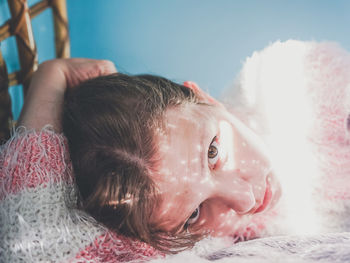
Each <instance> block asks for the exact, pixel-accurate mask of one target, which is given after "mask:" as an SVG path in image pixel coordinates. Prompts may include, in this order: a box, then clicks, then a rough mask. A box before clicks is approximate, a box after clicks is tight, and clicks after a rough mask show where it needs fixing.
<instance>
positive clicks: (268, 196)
mask: <svg viewBox="0 0 350 263" xmlns="http://www.w3.org/2000/svg"><path fill="white" fill-rule="evenodd" d="M271 199H272V192H271V189H270V185H269V184H267V185H266V191H265V195H264V200H263V203H262V205H261V206H259V207H258V209H256V210H255V213H259V212H262V211H264V210H265V208H266V207H267V206H268V205H269V203H270V201H271Z"/></svg>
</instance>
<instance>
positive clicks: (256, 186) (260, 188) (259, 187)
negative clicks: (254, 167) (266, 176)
mask: <svg viewBox="0 0 350 263" xmlns="http://www.w3.org/2000/svg"><path fill="white" fill-rule="evenodd" d="M254 188H255V189H258V190H262V187H261V186H258V185H254Z"/></svg>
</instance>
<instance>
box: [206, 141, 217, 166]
mask: <svg viewBox="0 0 350 263" xmlns="http://www.w3.org/2000/svg"><path fill="white" fill-rule="evenodd" d="M218 160H219V144H218V142H217V139H216V137H215V138H214V139H213V141H212V143H211V144H210V146H209V149H208V162H209V164H210V165H211V166H214V165H215V164H216V163H217V161H218Z"/></svg>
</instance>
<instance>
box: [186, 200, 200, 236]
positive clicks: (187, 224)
mask: <svg viewBox="0 0 350 263" xmlns="http://www.w3.org/2000/svg"><path fill="white" fill-rule="evenodd" d="M201 208H202V204H200V205H199V206H198V207H197V208H196V210H197V209H198V214H197V215H196V217H197V218H196V221H195V222H193V223H190V222H189V221H190V220H191V219H192V218H191V217H192V215H193V214H194V213H195V212H196V210H194V211H193V213H192V214H191V216H190V217H189V218H188V219H187V221H186V223H185V225H184V229H185V230H187V229H188V227H189V226H190V225H193V224H195V223H196V222H197V221H198V219H199V217H200V216H201Z"/></svg>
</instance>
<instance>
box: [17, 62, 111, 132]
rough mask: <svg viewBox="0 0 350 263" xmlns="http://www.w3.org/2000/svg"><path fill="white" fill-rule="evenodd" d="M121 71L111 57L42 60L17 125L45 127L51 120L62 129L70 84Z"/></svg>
mask: <svg viewBox="0 0 350 263" xmlns="http://www.w3.org/2000/svg"><path fill="white" fill-rule="evenodd" d="M115 72H117V70H116V68H115V66H114V64H113V63H112V62H110V61H108V60H93V59H81V58H74V59H55V60H50V61H46V62H44V63H42V64H41V65H40V66H39V68H38V70H37V71H36V72H35V73H34V75H33V78H32V81H31V83H30V86H29V90H28V93H27V95H26V98H25V102H24V105H23V109H22V112H21V115H20V117H19V120H18V123H17V126H25V127H26V128H28V129H35V130H41V129H42V128H43V127H44V126H45V125H47V124H50V125H52V126H53V128H54V129H55V131H57V132H60V131H61V113H62V104H63V97H64V92H65V90H66V88H72V87H74V86H77V85H78V84H80V83H81V82H83V81H85V80H88V79H91V78H95V77H98V76H102V75H108V74H112V73H115Z"/></svg>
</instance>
